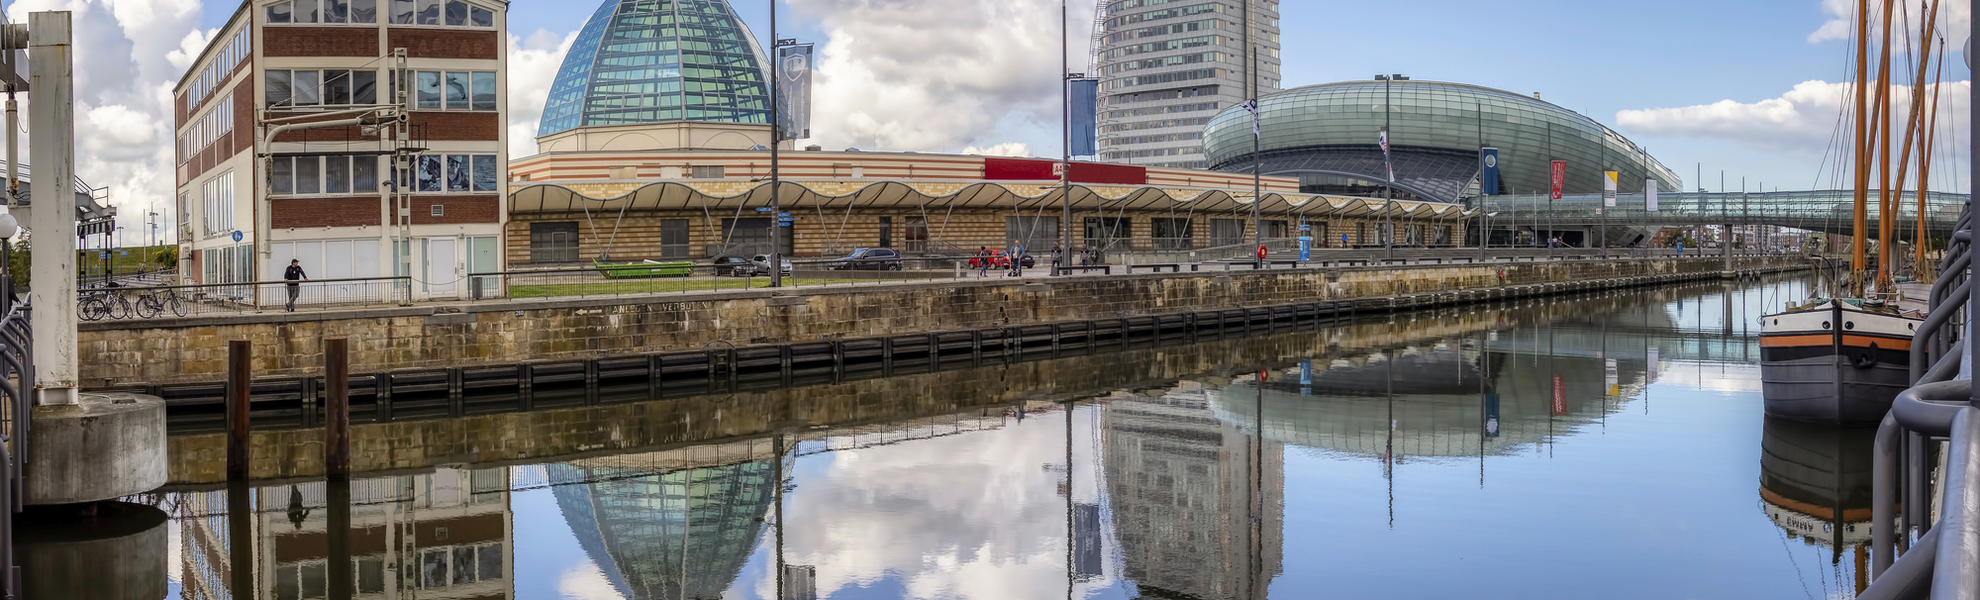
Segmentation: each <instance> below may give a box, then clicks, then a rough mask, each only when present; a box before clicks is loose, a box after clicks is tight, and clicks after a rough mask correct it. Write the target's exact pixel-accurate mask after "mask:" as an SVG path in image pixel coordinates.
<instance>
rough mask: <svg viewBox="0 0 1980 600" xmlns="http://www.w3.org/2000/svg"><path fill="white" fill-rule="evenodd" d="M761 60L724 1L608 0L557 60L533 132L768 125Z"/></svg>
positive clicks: (767, 97)
mask: <svg viewBox="0 0 1980 600" xmlns="http://www.w3.org/2000/svg"><path fill="white" fill-rule="evenodd" d="M768 63H769V61H767V60H765V59H764V54H763V49H762V48H761V47H759V46H758V45H757V43H756V38H755V36H752V35H751V34H750V32H749V28H748V27H747V26H745V25H744V24H743V22H742V19H741V18H738V17H737V16H736V12H735V10H734V9H732V8H730V7H729V4H728V3H727V2H724V1H723V0H605V2H604V4H601V5H599V7H598V10H597V11H596V12H594V13H592V15H591V20H590V21H587V22H586V23H585V25H584V29H582V30H580V31H579V32H578V37H577V40H576V41H574V42H572V44H571V49H570V51H569V52H568V53H567V54H565V55H564V65H563V67H561V68H559V69H558V70H557V78H556V79H555V80H554V82H553V83H551V85H550V98H549V100H548V101H547V102H546V103H545V105H544V108H543V120H542V122H541V123H540V124H539V125H538V126H537V133H536V135H537V136H538V137H542V136H547V135H551V134H556V133H560V132H564V131H568V130H571V129H575V128H578V127H586V126H592V125H632V124H640V123H660V122H668V121H704V122H717V123H769V122H770V87H769V85H770V84H769V75H768V71H766V70H765V69H764V65H766V64H768Z"/></svg>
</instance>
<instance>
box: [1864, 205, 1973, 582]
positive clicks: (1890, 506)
mask: <svg viewBox="0 0 1980 600" xmlns="http://www.w3.org/2000/svg"><path fill="white" fill-rule="evenodd" d="M1972 217H1973V216H1972V214H1971V212H1970V211H1963V212H1962V213H1961V214H1960V216H1959V218H1958V220H1957V226H1956V228H1957V229H1958V231H1957V232H1956V233H1954V235H1953V236H1952V243H1950V244H1948V247H1947V252H1946V254H1945V258H1944V260H1942V261H1941V262H1940V264H1939V266H1938V275H1939V277H1938V281H1936V282H1934V283H1933V286H1932V289H1931V292H1930V296H1929V298H1928V300H1929V301H1930V306H1931V307H1932V309H1931V314H1930V315H1928V316H1927V317H1926V320H1925V321H1924V322H1923V323H1920V324H1919V326H1918V328H1917V330H1916V331H1915V332H1914V333H1913V335H1912V344H1911V372H1910V376H1911V380H1912V387H1911V388H1910V389H1907V390H1905V391H1903V392H1901V393H1899V394H1898V396H1897V398H1896V399H1895V400H1893V401H1892V403H1891V411H1890V413H1888V414H1886V415H1885V416H1884V420H1883V422H1882V423H1881V424H1879V425H1878V427H1877V437H1876V442H1875V444H1874V449H1873V452H1872V453H1873V456H1872V459H1873V465H1874V476H1873V477H1872V480H1871V526H1870V527H1871V560H1870V574H1871V577H1872V578H1873V579H1872V581H1871V584H1870V587H1869V588H1868V589H1865V590H1864V591H1863V593H1862V594H1860V595H1858V598H1878V599H1884V598H1893V599H1894V598H1918V597H1925V596H1928V595H1929V596H1930V597H1931V598H1934V599H1940V598H1966V599H1972V598H1980V407H1976V406H1974V405H1973V404H1972V398H1973V380H1972V379H1971V378H1970V377H1971V373H1968V374H1967V377H1968V378H1966V379H1954V377H1957V376H1959V375H1960V371H1961V364H1960V363H1961V362H1962V359H1963V358H1964V356H1965V355H1966V354H1967V352H1968V351H1969V350H1968V349H1967V348H1965V344H1968V343H1971V340H1962V339H1960V338H1961V336H1959V335H1958V332H1960V331H1962V330H1963V328H1964V326H1966V324H1967V323H1970V322H1972V319H1973V310H1974V308H1975V307H1973V306H1970V303H1969V302H1967V298H1968V297H1969V296H1968V292H1970V291H1971V285H1972V279H1971V273H1968V272H1967V265H1968V264H1969V263H1968V260H1969V259H1970V258H1971V256H1970V253H1971V252H1972V251H1973V247H1972V243H1971V242H1972V235H1971V230H1972V227H1971V225H1972ZM1947 325H1953V327H1947ZM1939 440H1945V441H1946V442H1947V444H1946V452H1945V465H1946V468H1945V470H1944V471H1942V472H1940V473H1939V477H1940V486H1939V490H1938V493H1939V506H1940V510H1941V511H1942V512H1941V514H1939V515H1937V516H1938V520H1937V521H1936V522H1934V520H1933V518H1932V517H1933V516H1934V515H1933V514H1932V508H1931V507H1932V500H1931V493H1932V489H1931V488H1932V479H1933V467H1934V461H1932V460H1931V453H1930V452H1929V450H1930V448H1931V447H1932V446H1933V445H1936V442H1937V441H1939ZM1899 553H1902V555H1901V556H1900V555H1899Z"/></svg>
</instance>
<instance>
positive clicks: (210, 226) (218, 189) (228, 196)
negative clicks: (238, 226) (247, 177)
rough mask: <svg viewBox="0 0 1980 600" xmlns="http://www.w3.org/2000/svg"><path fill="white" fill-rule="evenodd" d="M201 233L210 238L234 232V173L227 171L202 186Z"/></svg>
mask: <svg viewBox="0 0 1980 600" xmlns="http://www.w3.org/2000/svg"><path fill="white" fill-rule="evenodd" d="M199 191H200V208H202V209H203V210H202V211H201V216H202V218H201V220H200V221H201V223H202V224H203V225H205V227H203V228H202V229H201V230H200V232H201V233H202V234H204V235H206V236H208V237H212V236H216V235H220V234H223V233H227V232H230V231H233V230H234V172H233V171H232V170H229V171H226V172H224V173H221V174H219V175H215V176H213V178H211V179H208V180H206V183H203V184H200V186H199Z"/></svg>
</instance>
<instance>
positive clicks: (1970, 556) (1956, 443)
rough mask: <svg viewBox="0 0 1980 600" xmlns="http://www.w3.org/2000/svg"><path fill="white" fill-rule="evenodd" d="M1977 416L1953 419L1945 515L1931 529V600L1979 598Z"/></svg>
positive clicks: (1966, 411)
mask: <svg viewBox="0 0 1980 600" xmlns="http://www.w3.org/2000/svg"><path fill="white" fill-rule="evenodd" d="M1976 413H1980V408H1974V407H1972V406H1968V407H1965V408H1961V409H1959V411H1958V412H1957V413H1955V415H1954V417H1953V420H1952V432H1951V433H1952V442H1951V444H1950V448H1951V450H1950V451H1948V452H1947V453H1946V473H1945V477H1946V479H1945V490H1944V491H1943V492H1942V496H1941V498H1940V500H1941V502H1942V503H1943V506H1945V511H1946V514H1945V515H1944V516H1943V517H1941V519H1940V521H1939V526H1938V527H1935V528H1933V529H1932V532H1933V533H1937V534H1938V538H1939V548H1938V551H1937V552H1933V553H1932V554H1933V555H1934V558H1935V560H1934V561H1933V562H1934V565H1933V575H1932V599H1933V600H1955V599H1957V600H1974V599H1976V598H1980V414H1976ZM1915 551H1916V550H1914V552H1915Z"/></svg>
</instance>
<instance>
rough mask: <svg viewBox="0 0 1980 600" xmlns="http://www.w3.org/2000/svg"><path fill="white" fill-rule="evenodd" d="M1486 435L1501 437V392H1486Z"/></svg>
mask: <svg viewBox="0 0 1980 600" xmlns="http://www.w3.org/2000/svg"><path fill="white" fill-rule="evenodd" d="M1485 437H1499V393H1498V392H1491V393H1488V394H1485Z"/></svg>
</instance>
